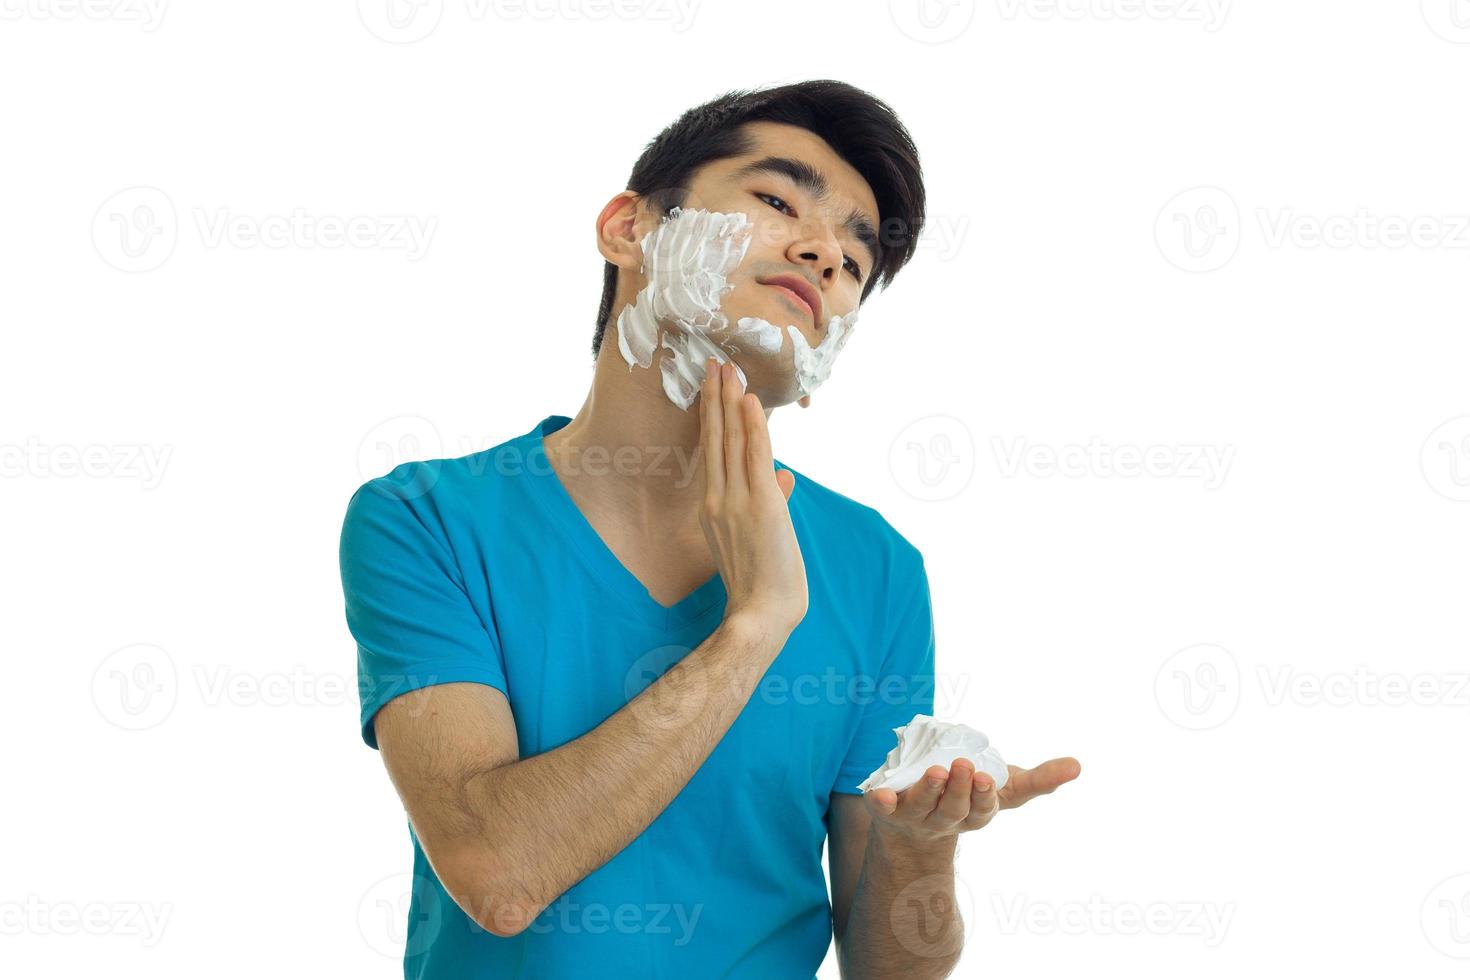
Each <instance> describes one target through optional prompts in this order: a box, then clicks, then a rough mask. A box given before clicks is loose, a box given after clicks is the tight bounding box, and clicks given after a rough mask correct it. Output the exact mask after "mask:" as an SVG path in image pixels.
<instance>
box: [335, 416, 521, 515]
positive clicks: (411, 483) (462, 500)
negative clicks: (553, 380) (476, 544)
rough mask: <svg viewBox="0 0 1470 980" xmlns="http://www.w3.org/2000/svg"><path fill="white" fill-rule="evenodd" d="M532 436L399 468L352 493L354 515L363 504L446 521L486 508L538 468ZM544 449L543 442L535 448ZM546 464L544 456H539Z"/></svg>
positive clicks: (396, 467) (360, 486)
mask: <svg viewBox="0 0 1470 980" xmlns="http://www.w3.org/2000/svg"><path fill="white" fill-rule="evenodd" d="M529 436H530V433H526V434H522V435H518V436H513V437H511V438H508V439H505V440H503V441H502V442H499V443H497V444H495V445H493V446H490V447H489V448H487V449H480V450H476V451H475V452H470V453H465V454H463V455H460V456H447V455H446V456H434V457H431V458H428V459H413V460H407V461H405V462H402V463H399V464H397V465H396V466H394V467H393V468H392V469H390V470H389V471H388V472H386V473H383V474H382V475H380V476H375V477H371V478H369V479H367V480H364V481H363V482H362V483H361V484H360V485H359V486H358V487H357V488H356V489H355V490H354V491H353V493H352V496H351V498H350V499H349V502H348V507H349V510H351V509H354V506H355V505H359V501H363V500H366V501H369V502H374V503H376V502H384V501H386V502H390V503H388V504H387V506H389V507H393V508H394V509H400V508H406V510H408V511H409V512H412V513H415V514H420V515H424V516H432V517H433V518H435V519H436V520H438V521H441V522H442V521H443V520H445V519H446V518H450V517H452V516H454V515H457V514H459V513H460V512H461V511H462V510H463V508H465V507H466V506H481V507H482V506H483V505H484V504H485V503H486V502H489V501H493V500H495V499H496V495H497V494H502V493H504V492H505V490H506V488H507V486H508V485H509V484H511V483H512V482H514V481H515V480H516V479H518V478H519V477H520V475H521V474H523V473H524V472H526V470H527V468H528V467H533V466H535V465H537V460H536V458H534V457H533V456H532V455H531V454H532V452H533V448H532V447H533V443H532V441H531V440H530V438H529ZM534 446H535V448H536V449H539V447H540V443H539V441H537V442H535V443H534ZM540 459H541V462H542V464H543V465H544V461H545V457H544V455H543V456H541V457H540Z"/></svg>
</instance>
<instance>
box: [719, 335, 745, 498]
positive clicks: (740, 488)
mask: <svg viewBox="0 0 1470 980" xmlns="http://www.w3.org/2000/svg"><path fill="white" fill-rule="evenodd" d="M720 379H721V380H720V387H721V399H720V401H721V404H722V405H723V406H724V422H725V448H724V452H725V493H726V495H727V496H731V497H736V496H739V495H742V494H746V493H749V492H750V481H749V479H747V477H746V475H745V419H744V417H743V415H744V411H743V410H742V408H741V404H740V396H741V395H743V394H745V389H744V388H743V387H741V384H740V379H739V378H738V377H736V376H735V365H733V364H731V363H730V362H728V361H726V362H725V363H724V364H721V365H720Z"/></svg>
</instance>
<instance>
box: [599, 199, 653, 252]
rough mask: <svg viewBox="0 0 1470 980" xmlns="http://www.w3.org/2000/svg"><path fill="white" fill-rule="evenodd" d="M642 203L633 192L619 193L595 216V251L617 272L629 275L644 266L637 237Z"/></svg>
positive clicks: (641, 247)
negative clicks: (627, 272) (622, 271)
mask: <svg viewBox="0 0 1470 980" xmlns="http://www.w3.org/2000/svg"><path fill="white" fill-rule="evenodd" d="M641 200H642V198H641V196H640V195H639V194H638V193H637V192H636V191H622V192H620V193H618V194H617V196H615V197H614V198H613V199H612V200H611V201H608V202H607V204H606V205H604V206H603V208H602V213H601V214H599V215H598V216H597V250H598V251H599V252H601V253H602V257H603V258H604V259H607V261H609V262H611V263H612V264H613V265H615V266H617V267H618V268H619V269H628V270H629V271H632V272H637V271H639V270H640V269H641V268H642V267H643V246H642V245H641V244H640V243H639V236H638V217H639V215H640V213H641V209H640V208H639V202H640V201H641Z"/></svg>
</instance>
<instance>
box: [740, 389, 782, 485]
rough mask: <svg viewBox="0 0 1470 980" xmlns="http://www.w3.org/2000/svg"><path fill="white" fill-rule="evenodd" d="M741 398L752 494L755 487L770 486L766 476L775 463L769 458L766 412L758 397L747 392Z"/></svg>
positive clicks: (768, 477)
mask: <svg viewBox="0 0 1470 980" xmlns="http://www.w3.org/2000/svg"><path fill="white" fill-rule="evenodd" d="M741 397H742V403H741V408H742V409H744V411H745V463H746V472H748V473H749V474H750V479H751V481H752V485H751V488H750V489H751V491H752V492H753V491H754V490H755V488H756V487H762V488H764V487H768V486H770V484H769V483H767V482H766V481H768V480H770V479H771V476H768V475H767V474H770V473H771V472H772V470H773V469H774V468H775V466H776V463H775V460H774V459H772V457H771V433H770V430H769V429H767V428H766V412H765V409H763V408H762V407H761V400H760V396H759V395H756V394H755V393H754V392H747V393H746V394H745V395H743V396H741ZM772 475H774V474H772ZM778 486H779V484H778Z"/></svg>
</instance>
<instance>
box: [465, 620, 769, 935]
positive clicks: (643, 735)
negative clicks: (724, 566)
mask: <svg viewBox="0 0 1470 980" xmlns="http://www.w3.org/2000/svg"><path fill="white" fill-rule="evenodd" d="M785 639H786V636H785V634H781V633H779V632H778V633H777V634H776V635H771V633H770V632H769V630H767V629H766V628H765V627H764V626H763V624H761V623H758V622H756V621H754V620H753V619H751V618H749V617H735V618H733V619H727V620H726V621H725V622H723V623H721V624H720V626H719V627H717V628H716V629H715V631H714V632H713V633H711V634H710V636H709V637H708V639H706V640H705V642H703V643H701V644H700V645H699V646H698V647H696V648H695V649H694V650H692V651H691V652H690V653H688V654H687V655H686V656H685V657H684V658H683V659H682V660H680V661H679V662H678V663H676V664H674V665H673V666H672V667H670V668H669V669H668V671H667V672H665V673H664V675H663V676H662V677H660V678H659V679H658V680H656V681H654V682H653V683H652V684H650V685H649V686H648V687H647V688H646V689H645V690H643V691H642V692H640V693H639V695H638V696H637V697H636V698H634V699H633V700H632V701H630V702H628V704H626V705H625V706H623V707H622V708H620V709H619V710H618V711H617V712H616V713H615V714H613V715H612V716H611V717H609V718H608V719H607V720H606V721H604V722H603V723H602V724H600V725H598V726H597V727H596V728H595V729H593V730H592V731H590V732H588V733H587V734H585V735H583V736H581V737H579V738H577V739H575V740H573V741H571V742H568V743H567V744H565V745H562V746H559V747H557V748H555V749H552V750H550V751H548V752H543V753H541V754H539V755H535V756H531V757H529V758H526V759H522V760H520V761H517V762H513V763H510V764H508V765H504V766H500V767H498V768H496V769H493V770H490V771H487V772H484V773H481V774H478V776H477V777H475V778H473V779H471V780H470V781H469V785H468V786H467V787H466V791H467V792H466V800H465V802H466V805H467V806H468V808H469V809H470V812H471V813H472V814H473V817H474V824H475V826H476V827H477V828H478V836H479V840H469V841H465V842H464V846H468V847H472V848H476V849H477V850H478V852H479V857H478V858H476V859H475V860H474V862H473V863H474V865H475V866H476V867H478V868H480V869H482V874H480V875H478V876H477V877H476V879H475V880H476V881H477V882H479V885H478V887H477V889H476V890H477V891H479V892H480V894H478V895H472V896H455V898H456V900H457V901H459V902H460V904H461V905H466V899H468V902H469V905H468V907H467V908H466V911H468V912H469V913H470V914H471V915H472V916H473V917H474V918H475V919H476V921H478V922H479V923H480V924H481V925H483V926H485V927H486V928H487V929H490V930H491V931H493V932H495V933H497V934H500V935H510V934H514V933H515V932H518V931H519V930H521V929H524V928H525V927H526V926H527V925H529V924H530V922H531V921H532V920H533V919H534V918H535V916H536V915H538V914H539V913H540V912H541V910H542V909H544V908H545V907H546V906H547V905H549V904H551V903H552V902H553V901H554V900H555V899H556V897H557V896H558V895H561V894H562V893H563V892H565V891H566V890H567V889H568V888H570V887H571V886H572V885H574V884H576V883H577V882H578V881H580V880H581V879H582V878H584V877H586V876H587V875H588V874H589V873H591V872H592V871H594V870H596V869H597V868H599V867H601V866H602V865H604V864H605V863H607V861H609V860H610V859H611V858H612V857H613V856H614V855H616V854H617V853H618V852H619V851H621V850H622V849H623V848H624V847H626V846H627V845H628V843H629V842H631V841H632V840H633V839H634V838H636V837H637V836H638V835H639V834H640V833H642V832H643V831H644V829H645V828H647V827H648V825H649V824H651V823H652V822H653V821H654V820H655V819H656V818H657V817H658V815H659V814H660V813H662V812H663V810H664V809H665V808H666V807H667V806H668V805H669V803H670V802H671V801H672V800H673V799H674V797H675V796H677V795H678V794H679V792H680V791H681V790H682V789H683V788H684V786H685V785H686V784H687V783H688V782H689V780H690V779H691V778H692V777H693V775H694V773H695V772H696V771H698V769H699V767H700V766H701V765H703V764H704V761H705V760H706V759H707V758H708V757H709V755H710V753H711V752H712V751H714V748H715V746H716V745H718V744H719V742H720V740H721V739H722V738H723V737H724V736H725V733H726V731H728V730H729V728H730V726H731V725H732V724H733V723H734V721H735V719H736V718H737V717H738V716H739V715H740V712H741V710H742V709H743V708H744V707H745V705H746V703H747V702H748V701H749V700H750V696H751V693H752V692H753V691H754V690H755V686H756V684H757V683H759V681H760V678H761V676H762V675H763V674H764V673H765V671H766V670H767V669H768V668H769V667H770V665H771V662H772V661H773V660H774V659H775V657H776V655H777V654H778V653H779V652H780V650H781V647H782V646H783V645H784V643H785Z"/></svg>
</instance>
